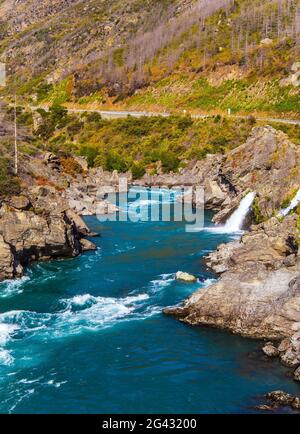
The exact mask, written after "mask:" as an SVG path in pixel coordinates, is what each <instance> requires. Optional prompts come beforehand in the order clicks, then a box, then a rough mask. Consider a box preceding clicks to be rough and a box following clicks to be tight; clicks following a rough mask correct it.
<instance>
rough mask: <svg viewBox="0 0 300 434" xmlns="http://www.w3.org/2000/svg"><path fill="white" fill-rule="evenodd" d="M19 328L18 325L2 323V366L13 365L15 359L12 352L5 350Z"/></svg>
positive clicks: (0, 351)
mask: <svg viewBox="0 0 300 434" xmlns="http://www.w3.org/2000/svg"><path fill="white" fill-rule="evenodd" d="M18 328H19V326H18V325H17V324H1V323H0V365H1V364H2V365H11V364H12V363H13V360H14V359H13V357H12V355H11V352H10V351H9V350H7V349H6V348H5V346H6V344H7V343H8V342H9V341H10V340H11V339H12V335H13V333H14V332H15V331H16V330H17V329H18Z"/></svg>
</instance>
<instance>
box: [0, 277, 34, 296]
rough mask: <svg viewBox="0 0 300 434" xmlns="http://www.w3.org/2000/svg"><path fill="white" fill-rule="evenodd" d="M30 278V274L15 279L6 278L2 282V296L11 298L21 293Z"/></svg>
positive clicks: (0, 288) (0, 287) (0, 293)
mask: <svg viewBox="0 0 300 434" xmlns="http://www.w3.org/2000/svg"><path fill="white" fill-rule="evenodd" d="M29 280H30V277H29V276H24V277H22V278H21V279H15V280H4V281H3V282H1V283H0V298H9V297H14V296H15V295H18V294H21V293H22V292H23V291H24V283H26V282H27V281H29Z"/></svg>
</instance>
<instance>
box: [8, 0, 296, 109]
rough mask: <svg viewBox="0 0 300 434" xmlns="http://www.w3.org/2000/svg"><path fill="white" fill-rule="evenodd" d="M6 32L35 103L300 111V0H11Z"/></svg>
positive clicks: (21, 88)
mask: <svg viewBox="0 0 300 434" xmlns="http://www.w3.org/2000/svg"><path fill="white" fill-rule="evenodd" d="M0 34H1V43H0V50H1V51H0V53H1V57H2V60H5V61H6V62H7V64H8V65H9V68H10V80H9V86H8V89H7V93H9V92H10V91H11V87H12V84H13V77H16V80H17V84H18V93H19V95H23V96H25V97H28V96H30V97H31V98H32V99H33V101H36V100H37V101H38V103H40V102H43V103H48V104H51V103H53V102H55V103H69V104H72V105H74V104H80V105H81V106H82V107H87V106H89V107H91V106H97V107H129V108H152V109H157V110H163V109H167V110H175V111H176V110H183V109H188V110H189V111H222V112H224V111H227V110H228V108H230V109H231V110H232V111H233V112H240V113H250V112H251V113H256V112H257V113H264V112H265V113H273V114H276V115H278V114H284V115H285V116H298V115H299V112H300V110H299V109H300V98H299V75H300V64H299V61H300V1H299V0H267V1H261V0H213V1H211V0H210V1H208V0H164V1H158V0H147V1H141V0H126V1H122V2H121V1H120V0H110V1H107V0H90V1H78V0H56V1H51V2H49V1H44V2H42V3H41V2H39V1H37V0H28V1H26V2H25V3H24V2H21V3H20V2H18V1H7V0H5V1H3V2H2V4H1V6H0Z"/></svg>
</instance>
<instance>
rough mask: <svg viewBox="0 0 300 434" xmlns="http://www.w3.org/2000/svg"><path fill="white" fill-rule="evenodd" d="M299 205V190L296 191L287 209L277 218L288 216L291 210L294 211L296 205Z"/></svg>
mask: <svg viewBox="0 0 300 434" xmlns="http://www.w3.org/2000/svg"><path fill="white" fill-rule="evenodd" d="M299 203H300V189H299V190H298V192H297V194H296V196H295V197H294V199H293V200H292V201H291V203H290V205H289V206H288V207H287V208H284V209H282V210H281V211H280V212H279V214H278V216H279V217H285V216H286V215H288V214H289V213H290V212H291V211H293V209H295V208H296V207H297V206H298V204H299Z"/></svg>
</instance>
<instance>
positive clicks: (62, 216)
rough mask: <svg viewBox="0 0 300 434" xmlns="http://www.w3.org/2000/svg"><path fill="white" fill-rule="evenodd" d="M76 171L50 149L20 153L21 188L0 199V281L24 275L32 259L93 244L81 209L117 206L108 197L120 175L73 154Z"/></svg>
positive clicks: (64, 253)
mask: <svg viewBox="0 0 300 434" xmlns="http://www.w3.org/2000/svg"><path fill="white" fill-rule="evenodd" d="M75 162H77V164H78V165H79V167H78V166H76V165H75V167H76V168H77V169H78V172H79V173H77V174H69V173H67V172H66V171H65V167H64V166H63V164H62V162H61V160H60V158H58V157H57V156H55V155H53V154H51V153H46V154H41V155H36V156H35V157H29V156H24V155H21V156H20V173H19V176H20V181H21V185H22V194H20V195H19V196H14V197H6V198H4V199H3V200H2V201H1V202H0V281H1V280H3V279H11V278H15V277H20V276H21V275H22V274H23V271H24V267H26V266H27V265H28V264H30V263H31V262H33V261H37V260H47V259H50V258H58V257H74V256H77V255H79V254H80V253H82V252H84V251H87V250H94V249H95V245H94V244H93V243H91V242H90V241H88V240H87V239H84V237H85V236H92V235H93V234H91V232H90V230H89V228H88V227H87V226H86V224H85V223H84V221H83V220H82V218H81V217H80V215H94V214H101V213H102V214H106V213H110V212H115V211H116V208H115V207H113V206H109V204H108V202H106V201H105V200H104V196H105V194H106V193H107V192H108V190H111V191H117V190H118V186H119V177H118V175H117V174H116V173H115V174H110V173H106V172H103V171H102V170H101V169H97V170H91V171H90V172H89V171H87V166H86V162H85V161H84V160H80V159H77V160H76V158H74V159H73V158H71V167H73V166H74V164H75Z"/></svg>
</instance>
